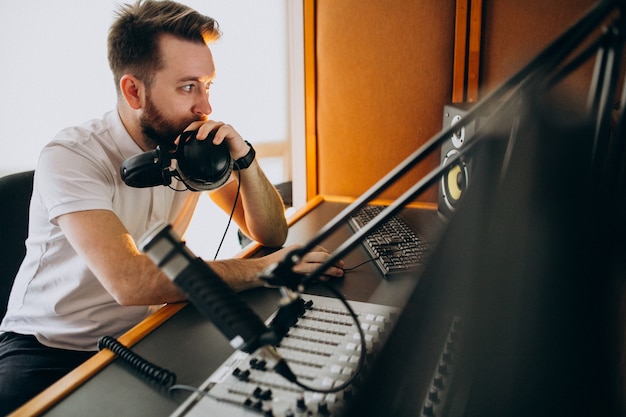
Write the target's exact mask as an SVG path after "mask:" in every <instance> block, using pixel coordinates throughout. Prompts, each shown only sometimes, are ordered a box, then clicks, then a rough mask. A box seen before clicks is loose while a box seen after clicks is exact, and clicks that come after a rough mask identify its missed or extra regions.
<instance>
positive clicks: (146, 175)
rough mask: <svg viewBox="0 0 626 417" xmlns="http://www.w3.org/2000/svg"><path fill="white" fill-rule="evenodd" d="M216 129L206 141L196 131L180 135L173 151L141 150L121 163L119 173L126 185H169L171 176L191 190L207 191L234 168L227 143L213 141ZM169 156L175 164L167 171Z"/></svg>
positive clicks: (217, 184)
mask: <svg viewBox="0 0 626 417" xmlns="http://www.w3.org/2000/svg"><path fill="white" fill-rule="evenodd" d="M216 132H217V129H215V130H213V131H211V132H210V133H209V135H208V136H207V138H206V139H205V140H198V139H197V138H196V134H197V133H198V131H196V130H191V131H185V132H183V133H182V134H181V135H180V139H179V142H178V146H177V147H176V150H175V151H174V152H173V153H170V152H167V151H163V150H162V149H161V147H160V146H157V147H156V149H155V150H152V151H147V152H143V153H140V154H138V155H135V156H132V157H130V158H128V159H126V160H125V161H124V162H122V165H121V166H120V176H121V177H122V180H123V181H124V183H126V185H128V186H131V187H136V188H145V187H154V186H156V185H165V186H169V185H170V184H171V183H172V177H175V178H178V179H180V180H181V181H182V182H183V183H184V184H185V185H186V186H187V188H188V189H190V190H192V191H207V190H213V189H215V188H218V187H221V186H222V185H224V183H226V181H227V180H228V178H230V174H231V172H232V170H233V160H232V157H231V156H230V150H229V149H228V145H227V144H226V142H222V143H220V144H219V145H215V144H213V138H214V137H215V133H216ZM172 159H174V160H176V166H175V167H174V169H172V170H170V167H171V165H172Z"/></svg>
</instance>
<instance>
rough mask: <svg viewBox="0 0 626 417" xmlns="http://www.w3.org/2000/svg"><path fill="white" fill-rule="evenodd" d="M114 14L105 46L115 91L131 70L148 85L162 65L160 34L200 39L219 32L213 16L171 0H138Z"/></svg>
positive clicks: (214, 37)
mask: <svg viewBox="0 0 626 417" xmlns="http://www.w3.org/2000/svg"><path fill="white" fill-rule="evenodd" d="M116 16H117V19H116V20H115V22H114V23H113V24H112V25H111V28H110V30H109V37H108V45H107V46H108V57H109V65H110V67H111V71H113V78H114V81H115V86H116V89H117V92H118V94H119V93H120V85H119V84H120V79H121V78H122V76H123V75H124V74H128V73H131V74H133V75H134V76H135V77H137V78H138V79H140V80H141V81H143V82H145V83H146V84H147V85H148V86H150V84H151V82H152V79H153V77H154V73H155V72H156V71H158V70H159V69H160V68H162V65H163V63H162V62H161V55H160V51H159V38H160V36H161V35H163V34H170V35H174V36H176V37H178V38H180V39H184V40H189V41H192V42H202V43H209V42H212V41H214V40H216V39H218V38H219V37H220V35H221V33H220V30H219V25H218V23H217V22H216V21H215V20H214V19H213V18H211V17H208V16H204V15H202V14H200V13H198V12H197V11H195V10H193V9H191V8H190V7H188V6H185V5H183V4H180V3H177V2H175V1H171V0H164V1H157V0H145V1H144V0H138V1H137V2H136V3H135V4H126V5H123V6H121V7H120V8H119V10H118V11H117V13H116Z"/></svg>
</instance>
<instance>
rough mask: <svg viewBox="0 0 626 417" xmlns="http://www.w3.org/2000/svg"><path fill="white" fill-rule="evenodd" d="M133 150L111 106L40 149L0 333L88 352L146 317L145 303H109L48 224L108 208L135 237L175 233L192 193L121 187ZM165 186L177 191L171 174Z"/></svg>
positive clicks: (185, 220)
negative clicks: (25, 232) (167, 227)
mask: <svg viewBox="0 0 626 417" xmlns="http://www.w3.org/2000/svg"><path fill="white" fill-rule="evenodd" d="M140 152H142V150H141V149H140V148H139V146H137V144H136V143H135V142H134V141H133V140H132V138H131V137H130V135H129V134H128V132H127V131H126V129H125V128H124V126H123V124H122V122H121V120H120V118H119V115H118V113H117V111H112V112H109V113H107V114H105V115H104V117H103V118H102V119H99V120H92V121H90V122H87V123H85V124H83V125H81V126H79V127H73V128H69V129H65V130H63V131H62V132H60V133H59V134H58V135H57V136H56V137H55V139H54V140H53V141H52V142H50V143H49V144H48V145H46V147H45V148H44V149H43V150H42V152H41V155H40V159H39V163H38V165H37V168H36V170H35V181H34V191H33V196H32V199H31V206H30V220H29V236H28V239H27V241H26V249H27V250H26V257H25V259H24V262H23V263H22V266H21V267H20V270H19V272H18V274H17V277H16V279H15V284H14V286H13V290H12V292H11V296H10V299H9V304H8V311H7V313H6V316H5V318H4V320H3V321H2V323H1V324H0V331H12V332H16V333H21V334H29V335H35V336H36V337H37V339H38V340H39V341H40V342H41V343H42V344H44V345H47V346H51V347H57V348H64V349H74V350H96V349H97V347H96V344H97V340H98V339H99V338H100V337H101V336H104V335H109V336H113V337H118V336H120V335H121V334H122V333H124V332H125V331H127V330H128V329H130V328H131V327H132V326H134V325H135V324H137V323H138V322H139V321H141V320H142V319H144V318H145V317H146V315H147V314H148V313H149V306H137V307H136V306H132V307H124V306H121V305H119V304H117V303H116V302H115V300H114V299H113V297H112V296H111V295H110V294H109V293H108V292H107V291H106V290H105V289H104V287H103V286H102V285H101V284H100V282H99V281H98V279H97V278H96V277H95V275H94V274H93V273H92V272H91V270H90V269H89V268H88V267H87V265H86V264H85V262H84V261H83V259H82V258H81V257H80V256H79V255H78V254H77V253H76V252H75V251H74V249H73V248H72V247H71V246H70V244H69V242H68V241H67V239H66V238H65V236H64V235H63V233H62V232H61V230H60V228H59V227H58V225H57V222H56V219H57V217H58V216H60V215H62V214H66V213H71V212H75V211H82V210H94V209H103V210H111V211H113V212H115V214H117V216H118V217H119V218H120V220H121V221H122V223H123V224H124V226H126V228H127V229H128V231H129V232H130V234H131V235H132V237H133V238H134V239H135V241H137V240H138V239H139V238H140V237H141V236H142V235H143V234H144V233H145V232H146V231H147V230H148V229H149V228H150V227H151V226H153V225H154V224H156V223H161V222H168V223H170V224H172V225H173V227H174V230H175V231H176V232H177V233H178V234H179V235H180V236H182V235H183V233H184V231H185V229H186V228H187V226H188V225H189V221H190V219H191V215H192V213H193V210H194V208H195V206H196V203H197V201H198V197H199V193H194V192H190V191H174V190H172V189H170V188H168V187H164V186H157V187H149V188H133V187H129V186H127V185H126V184H124V182H123V181H122V179H121V177H120V173H119V169H120V164H121V163H122V161H124V160H125V159H127V158H129V157H131V156H133V155H136V154H138V153H140ZM172 186H173V187H177V188H179V189H181V190H182V189H184V188H185V187H184V185H183V184H181V183H179V182H178V181H177V180H175V179H173V181H172Z"/></svg>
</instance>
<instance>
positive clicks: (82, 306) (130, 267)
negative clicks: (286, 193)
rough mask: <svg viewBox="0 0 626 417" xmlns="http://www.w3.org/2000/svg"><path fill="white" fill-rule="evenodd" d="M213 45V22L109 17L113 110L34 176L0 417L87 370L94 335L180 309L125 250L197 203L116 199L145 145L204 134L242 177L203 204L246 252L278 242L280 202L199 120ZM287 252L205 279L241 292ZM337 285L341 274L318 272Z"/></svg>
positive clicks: (147, 4)
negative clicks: (227, 219)
mask: <svg viewBox="0 0 626 417" xmlns="http://www.w3.org/2000/svg"><path fill="white" fill-rule="evenodd" d="M218 37H219V29H218V26H217V23H216V22H215V21H214V20H213V19H211V18H209V17H206V16H202V15H200V14H199V13H197V12H195V11H194V10H191V9H189V8H188V7H186V6H183V5H181V4H178V3H175V2H172V1H154V0H146V1H141V0H140V1H139V2H138V3H137V4H134V5H126V6H124V7H122V8H121V9H120V11H119V14H118V16H117V20H116V21H115V22H114V23H113V25H112V27H111V29H110V32H109V38H108V51H109V52H108V54H109V63H110V66H111V69H112V72H113V75H114V80H115V84H116V88H117V95H118V103H117V109H116V111H112V112H110V113H107V114H105V115H104V116H103V118H102V119H100V120H92V121H90V122H88V123H85V124H84V125H81V126H79V127H74V128H69V129H65V130H64V131H62V132H60V133H59V134H58V135H57V136H56V138H55V139H54V140H53V141H52V142H51V143H50V144H48V145H47V146H46V147H45V148H44V149H43V151H42V153H41V155H40V159H39V162H38V165H37V168H36V170H35V183H34V191H33V197H32V201H31V217H30V225H29V237H28V240H27V254H26V257H25V259H24V262H23V263H22V266H21V268H20V271H19V272H18V274H17V277H16V280H15V284H14V286H13V290H12V293H11V297H10V300H9V306H8V311H7V314H6V316H5V317H4V319H3V321H2V324H1V325H0V331H1V332H3V333H1V334H0V414H2V415H4V414H5V413H7V412H10V411H11V410H13V409H15V408H16V407H18V406H19V405H21V404H22V403H23V402H25V401H27V400H28V399H29V398H31V397H32V396H34V395H35V394H37V393H38V392H40V391H41V390H43V389H44V388H46V387H47V386H48V385H50V384H51V383H53V382H54V381H55V380H56V379H58V378H59V377H61V376H62V375H64V374H65V373H67V372H68V371H69V370H71V369H72V368H74V367H75V366H77V365H78V364H80V363H81V362H83V361H84V360H85V359H87V358H89V357H90V356H91V355H92V354H93V353H94V351H95V350H96V344H97V340H98V339H99V338H100V337H101V336H104V335H110V336H114V337H118V336H120V335H121V334H122V333H124V332H125V331H127V330H128V329H129V328H131V327H132V326H134V325H135V324H137V323H138V322H139V321H141V320H142V319H143V318H145V317H146V315H147V314H148V313H149V311H150V306H153V305H161V304H163V303H172V302H177V301H183V300H184V299H185V296H184V295H183V294H182V293H181V291H180V290H179V289H178V288H177V287H176V286H175V285H173V284H172V283H171V281H170V280H169V279H168V278H167V277H166V276H165V275H164V274H163V273H162V272H161V271H160V270H159V269H158V268H157V267H156V266H155V265H154V264H153V263H152V262H151V261H150V260H149V259H148V258H147V256H145V255H144V254H142V253H140V251H139V250H138V249H137V246H136V242H137V240H138V239H139V238H140V237H141V236H142V235H143V234H144V233H145V232H146V231H147V230H148V229H149V228H151V227H152V226H154V225H155V224H158V223H163V222H166V223H171V224H172V225H173V228H174V230H175V231H176V232H177V233H178V234H179V235H182V234H183V233H184V231H185V229H186V227H187V226H188V224H189V221H190V217H191V214H192V213H193V210H194V208H195V206H196V203H197V201H198V193H196V192H192V191H188V190H186V187H185V185H184V184H182V183H180V182H178V181H174V183H173V184H172V187H171V188H168V187H162V186H159V187H151V188H139V189H138V188H131V187H128V186H127V185H125V184H124V182H123V181H122V179H121V178H120V175H119V167H120V164H121V163H122V162H123V161H124V160H126V159H127V158H129V157H131V156H133V155H136V154H138V153H140V152H144V151H148V150H152V149H154V148H155V147H156V146H157V145H161V148H162V149H171V148H172V147H173V146H174V142H175V141H177V140H178V137H179V135H180V134H181V132H183V131H185V130H197V131H198V133H197V137H198V139H206V137H207V135H208V134H209V132H211V131H212V130H214V129H217V133H216V134H215V137H214V139H213V142H214V143H216V144H219V143H221V142H225V143H226V144H227V145H228V148H229V150H230V153H231V156H232V158H233V159H234V160H241V161H245V164H242V165H249V166H248V167H247V168H245V169H242V170H240V171H239V172H235V173H234V174H233V175H232V178H231V179H230V180H229V181H227V183H226V184H225V185H224V186H222V187H221V188H220V189H218V190H216V191H213V192H212V194H211V197H212V198H213V200H214V201H215V202H216V203H217V204H218V206H220V207H221V208H222V209H224V210H226V211H227V212H228V213H230V211H231V209H232V206H233V204H234V201H237V206H236V209H235V210H234V216H233V218H234V220H235V222H236V223H237V224H238V225H239V227H240V229H241V230H242V231H243V232H244V233H245V234H246V235H247V236H248V237H250V238H251V239H254V240H256V241H258V242H260V243H261V244H263V245H265V246H270V247H279V246H281V245H282V244H283V243H284V242H285V239H286V235H287V226H286V222H285V217H284V209H283V204H282V201H281V199H280V197H279V195H278V193H277V192H276V190H275V189H274V188H273V187H272V185H271V184H270V183H269V182H268V180H267V178H266V177H265V175H264V174H263V172H262V170H261V168H260V167H259V165H258V162H257V161H256V160H253V159H251V155H253V153H251V147H250V146H249V145H248V143H247V142H245V141H244V140H243V138H242V137H241V136H240V135H239V134H238V133H237V131H236V130H235V129H234V128H233V127H232V126H230V125H228V124H224V123H221V122H217V121H213V120H210V119H208V116H209V114H210V113H211V105H210V104H209V87H210V85H211V82H212V80H213V78H214V77H215V68H214V63H213V58H212V55H211V51H210V49H209V47H208V44H209V43H210V42H212V41H214V40H215V39H217V38H218ZM238 183H240V191H239V192H240V194H239V197H238V198H237V199H235V196H236V193H237V189H238ZM289 250H291V248H283V249H281V250H279V251H277V252H274V253H273V254H271V255H268V256H266V257H263V258H258V259H247V260H246V259H230V260H223V261H213V262H211V267H212V268H213V269H214V270H215V271H216V273H217V274H219V275H220V276H221V277H222V278H223V279H225V280H226V282H228V284H229V285H231V287H233V288H234V289H236V290H244V289H248V288H253V287H256V286H260V285H262V284H263V283H262V282H260V280H259V279H258V277H257V275H258V273H259V272H261V271H262V270H263V269H265V268H267V267H268V266H270V265H272V264H273V263H276V262H278V261H279V260H280V259H282V258H283V257H284V256H285V254H286V253H287V252H288V251H289ZM327 258H328V253H327V252H326V251H324V250H322V249H319V250H318V251H315V252H312V253H310V254H308V255H306V256H305V257H304V259H303V262H301V263H300V264H298V265H297V266H296V267H295V268H294V269H295V270H296V271H297V272H300V273H307V272H310V271H312V270H313V269H315V267H316V266H318V265H319V264H320V263H321V262H324V261H325V260H326V259H327ZM342 274H343V270H342V269H341V265H337V267H333V268H331V269H329V271H328V275H330V276H341V275H342Z"/></svg>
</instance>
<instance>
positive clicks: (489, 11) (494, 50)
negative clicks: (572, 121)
mask: <svg viewBox="0 0 626 417" xmlns="http://www.w3.org/2000/svg"><path fill="white" fill-rule="evenodd" d="M595 3H596V0H550V1H545V0H525V1H517V0H498V1H488V2H485V3H484V5H483V13H484V22H485V24H484V26H483V48H482V61H481V83H480V84H481V95H484V93H486V92H488V91H490V90H491V89H493V88H495V87H497V86H498V85H500V84H501V83H502V82H504V81H505V80H506V79H508V78H509V77H511V76H512V75H513V74H515V73H516V72H517V71H518V70H520V69H521V68H523V66H524V65H526V64H527V63H528V62H529V61H530V60H531V59H533V58H534V57H535V56H536V55H537V54H538V53H539V52H541V50H543V49H544V48H545V47H546V46H548V45H549V44H550V43H551V42H552V41H553V40H554V39H555V38H556V37H558V36H559V35H560V34H562V33H563V32H564V31H565V30H566V29H568V28H569V27H570V26H572V25H573V24H574V23H575V22H576V21H577V20H578V19H579V18H581V17H582V16H583V15H584V14H585V13H586V12H587V11H588V10H589V9H590V8H591V7H592V6H593V5H594V4H595ZM592 70H593V66H592V64H588V65H586V66H585V67H584V68H582V69H581V71H578V72H577V73H576V74H575V76H574V79H573V80H571V81H568V83H570V84H569V86H568V88H570V89H572V90H576V91H575V93H576V94H577V95H578V99H580V100H584V99H585V98H586V93H585V89H586V88H587V87H588V85H589V84H588V83H589V80H590V77H591V72H592Z"/></svg>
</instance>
